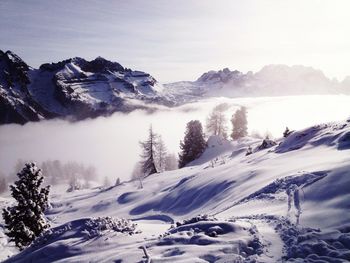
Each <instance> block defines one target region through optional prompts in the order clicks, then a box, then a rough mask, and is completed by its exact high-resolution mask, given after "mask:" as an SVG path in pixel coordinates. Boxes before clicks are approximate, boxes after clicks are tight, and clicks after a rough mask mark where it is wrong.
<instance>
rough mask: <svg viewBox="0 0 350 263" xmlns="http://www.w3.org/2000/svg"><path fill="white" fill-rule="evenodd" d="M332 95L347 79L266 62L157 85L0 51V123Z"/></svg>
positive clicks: (130, 73)
mask: <svg viewBox="0 0 350 263" xmlns="http://www.w3.org/2000/svg"><path fill="white" fill-rule="evenodd" d="M337 93H345V94H349V93H350V77H348V78H346V79H345V80H344V81H342V82H339V81H337V80H330V79H329V78H327V77H326V76H325V75H324V74H323V73H322V72H321V71H319V70H315V69H313V68H310V67H304V66H292V67H289V66H285V65H269V66H265V67H264V68H263V69H262V70H260V71H259V72H257V73H253V72H248V73H246V74H244V73H242V72H240V71H237V70H234V71H231V70H229V69H228V68H225V69H223V70H219V71H209V72H207V73H204V74H203V75H202V76H201V77H199V78H198V79H197V80H196V81H181V82H175V83H169V84H164V85H162V84H160V83H158V82H157V81H156V79H155V78H153V77H152V76H151V75H150V74H148V73H145V72H142V71H135V70H131V69H127V68H125V67H123V66H122V65H120V64H119V63H117V62H111V61H108V60H106V59H104V58H101V57H98V58H96V59H94V60H92V61H87V60H85V59H83V58H78V57H76V58H70V59H67V60H64V61H61V62H58V63H51V64H48V63H47V64H43V65H41V66H40V67H39V69H35V68H32V67H30V66H28V65H27V64H26V63H25V62H24V61H23V60H22V59H21V58H20V57H19V56H17V55H16V54H14V53H13V52H11V51H7V52H3V51H1V50H0V124H6V123H20V124H24V123H26V122H28V121H39V120H42V119H52V118H65V119H70V120H73V121H75V120H82V119H86V118H94V117H98V116H108V115H110V114H112V113H114V112H116V111H120V112H130V111H132V110H135V109H148V110H153V108H154V107H152V105H154V104H158V105H164V106H168V107H171V106H176V105H181V104H184V103H187V102H191V101H194V100H198V99H201V98H206V97H216V96H225V97H242V96H244V97H249V96H283V95H304V94H337Z"/></svg>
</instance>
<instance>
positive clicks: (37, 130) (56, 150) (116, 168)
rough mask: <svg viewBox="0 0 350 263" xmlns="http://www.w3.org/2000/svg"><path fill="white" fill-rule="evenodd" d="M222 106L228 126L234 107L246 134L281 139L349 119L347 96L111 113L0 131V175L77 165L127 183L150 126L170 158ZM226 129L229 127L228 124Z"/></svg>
mask: <svg viewBox="0 0 350 263" xmlns="http://www.w3.org/2000/svg"><path fill="white" fill-rule="evenodd" d="M224 102H225V103H227V104H228V105H229V106H230V109H229V110H228V111H227V117H228V120H229V118H230V117H231V115H232V114H233V113H234V111H235V109H238V107H240V106H241V105H242V106H246V107H247V110H248V127H249V131H250V132H252V131H258V132H259V133H261V134H264V133H266V131H269V132H270V133H271V134H272V135H273V136H275V137H281V135H282V132H283V130H284V129H285V127H286V126H288V127H289V128H290V129H301V128H304V127H307V126H310V125H313V124H317V123H322V122H329V121H340V120H344V119H346V118H347V117H348V116H350V96H340V95H332V96H330V95H324V96H295V97H271V98H239V99H228V98H211V99H208V100H203V101H200V102H196V103H192V104H188V105H184V106H181V107H177V108H173V109H167V108H159V110H158V111H156V112H155V113H153V114H148V113H146V112H145V111H134V112H132V113H129V114H122V113H115V114H113V115H112V116H110V117H100V118H97V119H93V120H85V121H81V122H76V123H70V122H67V121H63V120H50V121H41V122H38V123H28V124H26V125H24V126H20V125H3V126H0V171H2V172H4V173H6V174H8V173H10V172H12V170H13V167H14V165H15V163H16V161H17V159H23V160H35V161H37V162H42V161H45V160H48V159H50V160H54V159H58V160H61V161H70V160H73V161H78V162H82V163H84V164H87V165H90V164H91V165H94V166H95V167H96V168H97V172H98V174H99V175H100V176H101V177H104V176H108V177H110V178H111V179H115V178H117V177H120V178H122V179H128V178H129V177H130V174H131V171H132V169H133V166H134V164H135V163H136V162H137V161H138V160H139V154H140V148H139V141H140V140H144V139H145V138H146V137H147V132H148V128H149V125H150V124H152V125H153V128H154V130H155V131H156V132H157V133H159V134H161V135H162V137H163V140H164V142H165V144H166V146H167V148H168V152H169V153H177V152H178V150H179V142H180V140H181V139H182V138H183V134H184V130H185V125H186V123H187V122H188V121H190V120H193V119H198V120H200V121H202V123H203V125H205V119H206V117H207V115H208V114H209V112H210V111H211V110H212V108H213V107H214V106H215V105H217V104H219V103H224ZM228 125H229V128H230V129H231V126H230V122H228Z"/></svg>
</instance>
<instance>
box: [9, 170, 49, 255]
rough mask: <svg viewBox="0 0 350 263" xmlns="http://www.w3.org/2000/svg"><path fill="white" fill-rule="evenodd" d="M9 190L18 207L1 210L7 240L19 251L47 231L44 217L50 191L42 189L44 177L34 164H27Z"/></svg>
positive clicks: (46, 188)
mask: <svg viewBox="0 0 350 263" xmlns="http://www.w3.org/2000/svg"><path fill="white" fill-rule="evenodd" d="M17 175H18V177H19V180H18V181H16V182H15V183H14V185H11V186H10V189H11V192H12V197H13V198H15V199H16V201H17V204H16V205H14V206H12V207H7V208H5V209H4V210H3V217H4V220H5V228H6V229H7V232H6V234H7V236H9V237H10V240H11V241H14V242H15V244H16V246H17V247H18V248H20V249H23V248H25V247H26V246H28V245H29V244H30V243H31V242H32V241H33V240H34V239H35V238H36V237H37V236H39V235H40V233H42V232H43V231H44V230H45V229H47V228H48V227H49V225H48V224H47V222H46V219H45V217H44V211H45V210H46V208H47V207H48V195H49V189H50V187H49V186H47V187H45V188H41V187H40V186H41V184H42V183H43V180H44V177H43V176H42V174H41V170H40V169H39V168H38V167H37V166H36V165H35V163H27V164H26V165H25V167H24V168H23V170H22V171H21V172H19V173H18V174H17Z"/></svg>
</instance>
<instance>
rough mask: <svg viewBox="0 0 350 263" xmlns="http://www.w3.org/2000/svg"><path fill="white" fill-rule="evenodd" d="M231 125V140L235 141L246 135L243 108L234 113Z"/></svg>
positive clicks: (245, 115) (244, 110)
mask: <svg viewBox="0 0 350 263" xmlns="http://www.w3.org/2000/svg"><path fill="white" fill-rule="evenodd" d="M231 123H232V127H233V128H232V133H231V138H232V140H237V139H239V138H242V137H245V136H247V135H248V127H247V124H248V121H247V110H246V108H245V107H241V108H240V109H239V110H237V111H236V112H235V114H234V115H233V116H232V118H231Z"/></svg>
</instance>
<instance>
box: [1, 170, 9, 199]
mask: <svg viewBox="0 0 350 263" xmlns="http://www.w3.org/2000/svg"><path fill="white" fill-rule="evenodd" d="M7 188H8V185H7V180H6V177H5V175H4V174H2V173H0V194H2V193H4V192H6V191H7Z"/></svg>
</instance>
